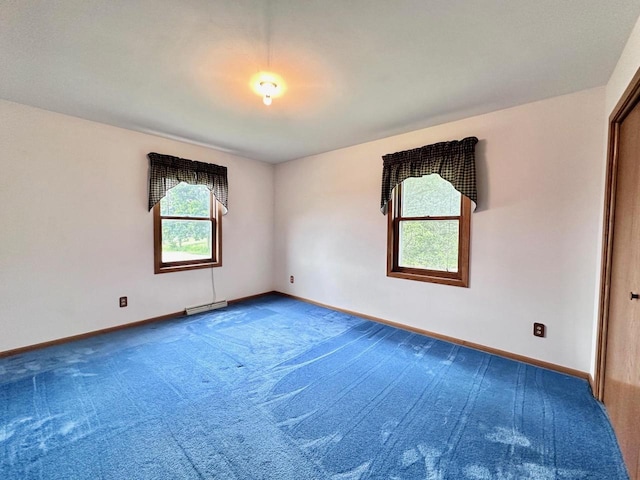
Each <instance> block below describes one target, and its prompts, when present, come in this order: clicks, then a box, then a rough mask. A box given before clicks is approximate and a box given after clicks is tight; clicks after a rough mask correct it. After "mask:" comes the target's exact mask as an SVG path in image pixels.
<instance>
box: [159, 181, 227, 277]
mask: <svg viewBox="0 0 640 480" xmlns="http://www.w3.org/2000/svg"><path fill="white" fill-rule="evenodd" d="M155 208H156V220H155V221H156V228H155V230H156V273H161V272H163V271H171V270H184V269H186V268H203V267H210V266H218V265H217V264H219V263H220V258H219V256H220V255H219V253H220V242H219V240H220V234H219V232H218V231H219V230H220V215H219V207H218V203H217V201H216V200H215V198H214V197H212V195H211V192H210V191H209V189H208V188H207V187H206V186H204V185H190V184H187V183H184V182H183V183H180V184H178V185H177V186H175V187H173V188H172V189H170V190H168V191H167V195H166V196H165V197H164V198H163V199H162V200H161V201H160V202H159V204H158V205H156V207H155ZM158 237H159V238H158Z"/></svg>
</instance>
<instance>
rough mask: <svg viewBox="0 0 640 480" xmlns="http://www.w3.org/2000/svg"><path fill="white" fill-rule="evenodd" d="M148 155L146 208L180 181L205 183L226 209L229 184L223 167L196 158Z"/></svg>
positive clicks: (196, 183) (151, 206) (197, 183)
mask: <svg viewBox="0 0 640 480" xmlns="http://www.w3.org/2000/svg"><path fill="white" fill-rule="evenodd" d="M148 157H149V211H151V209H152V208H153V206H154V205H155V204H156V203H158V202H159V201H160V200H161V199H162V198H163V197H164V196H165V195H166V194H167V190H170V189H171V188H173V187H175V186H176V185H178V184H179V183H180V182H185V183H189V184H191V185H206V186H207V187H208V188H209V190H211V192H212V193H213V195H214V196H215V197H216V199H217V200H218V201H219V202H220V203H221V204H222V206H223V207H224V208H223V212H224V214H226V213H227V202H228V197H229V184H228V183H227V167H221V166H220V165H213V164H212V163H204V162H196V161H194V160H187V159H185V158H178V157H172V156H171V155H161V154H159V153H150V154H149V155H148Z"/></svg>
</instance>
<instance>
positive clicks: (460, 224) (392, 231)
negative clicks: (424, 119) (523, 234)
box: [387, 174, 471, 287]
mask: <svg viewBox="0 0 640 480" xmlns="http://www.w3.org/2000/svg"><path fill="white" fill-rule="evenodd" d="M470 217H471V202H470V200H469V199H468V198H467V197H465V196H462V195H460V193H459V192H458V191H457V190H455V189H454V188H453V187H452V186H451V184H450V183H449V182H447V181H445V180H443V179H442V178H441V177H440V176H439V175H437V174H432V175H425V176H422V177H411V178H408V179H406V180H405V181H403V182H402V183H401V184H399V185H398V186H397V187H396V188H395V191H394V195H393V198H392V200H391V208H390V210H389V226H388V229H389V232H388V258H387V275H388V276H391V277H399V278H407V279H412V280H420V281H426V282H434V283H445V284H448V285H457V286H465V287H466V286H468V281H469V236H470Z"/></svg>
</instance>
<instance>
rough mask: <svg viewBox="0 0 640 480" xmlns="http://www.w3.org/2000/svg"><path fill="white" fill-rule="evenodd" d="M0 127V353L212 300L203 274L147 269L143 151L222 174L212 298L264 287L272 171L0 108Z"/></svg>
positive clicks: (268, 273) (268, 274)
mask: <svg viewBox="0 0 640 480" xmlns="http://www.w3.org/2000/svg"><path fill="white" fill-rule="evenodd" d="M0 125H2V128H0V152H2V155H1V156H0V168H1V170H0V351H3V350H9V349H13V348H18V347H22V346H25V345H31V344H35V343H39V342H44V341H48V340H53V339H57V338H62V337H66V336H69V335H75V334H79V333H84V332H88V331H92V330H96V329H101V328H106V327H111V326H115V325H120V324H124V323H130V322H134V321H138V320H142V319H145V318H150V317H154V316H159V315H164V314H167V313H172V312H177V311H179V310H181V309H184V307H186V306H191V305H198V304H201V303H206V302H209V301H211V298H212V291H211V270H210V269H203V270H197V271H186V272H174V273H166V274H160V275H155V274H154V273H153V215H152V213H150V212H148V211H147V171H148V160H147V157H146V154H147V153H148V152H150V151H156V152H161V153H166V154H171V155H176V156H180V157H185V158H190V159H194V160H200V161H203V162H209V163H216V164H219V165H225V166H227V167H228V175H229V213H228V215H226V216H225V217H224V218H223V236H222V238H223V267H220V268H216V269H214V274H215V278H216V287H217V292H218V298H227V299H233V298H238V297H243V296H247V295H253V294H257V293H261V292H265V291H270V290H272V289H273V285H272V270H273V255H272V253H273V222H274V211H273V181H274V168H273V166H272V165H269V164H266V163H262V162H256V161H253V160H248V159H245V158H240V157H236V156H233V155H229V154H226V153H222V152H218V151H215V150H211V149H207V148H203V147H198V146H194V145H188V144H185V143H181V142H177V141H173V140H167V139H163V138H159V137H155V136H152V135H145V134H141V133H136V132H132V131H129V130H124V129H120V128H115V127H111V126H107V125H103V124H99V123H93V122H89V121H86V120H81V119H78V118H74V117H69V116H65V115H60V114H56V113H51V112H47V111H43V110H38V109H35V108H31V107H26V106H23V105H18V104H15V103H9V102H5V101H0ZM212 128H214V126H212ZM124 295H126V296H128V297H129V307H127V308H119V307H118V297H120V296H124Z"/></svg>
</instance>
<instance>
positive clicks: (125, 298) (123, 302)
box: [120, 297, 127, 308]
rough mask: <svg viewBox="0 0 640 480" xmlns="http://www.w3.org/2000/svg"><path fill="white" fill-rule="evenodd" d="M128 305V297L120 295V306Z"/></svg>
mask: <svg viewBox="0 0 640 480" xmlns="http://www.w3.org/2000/svg"><path fill="white" fill-rule="evenodd" d="M126 306H127V297H120V308H122V307H126Z"/></svg>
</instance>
